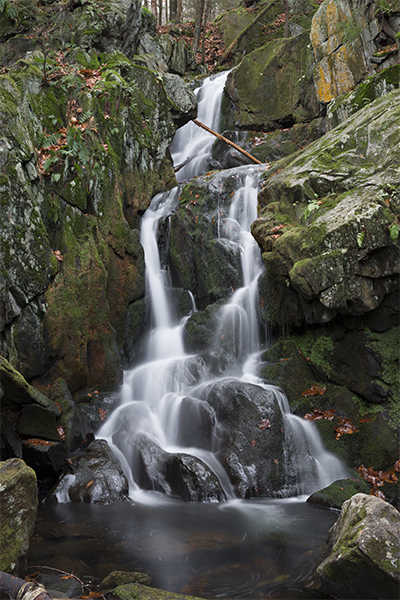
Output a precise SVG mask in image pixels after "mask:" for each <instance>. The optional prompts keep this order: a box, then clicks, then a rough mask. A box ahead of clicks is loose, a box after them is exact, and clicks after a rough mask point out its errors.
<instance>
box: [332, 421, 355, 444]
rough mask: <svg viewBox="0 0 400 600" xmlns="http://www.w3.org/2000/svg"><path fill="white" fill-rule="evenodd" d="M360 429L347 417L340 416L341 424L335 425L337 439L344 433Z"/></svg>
mask: <svg viewBox="0 0 400 600" xmlns="http://www.w3.org/2000/svg"><path fill="white" fill-rule="evenodd" d="M357 431H360V430H359V429H357V427H355V426H354V425H353V423H352V422H351V421H350V419H348V418H347V417H339V425H337V427H335V439H336V440H338V439H340V438H341V437H342V435H344V434H348V435H350V434H352V433H356V432H357Z"/></svg>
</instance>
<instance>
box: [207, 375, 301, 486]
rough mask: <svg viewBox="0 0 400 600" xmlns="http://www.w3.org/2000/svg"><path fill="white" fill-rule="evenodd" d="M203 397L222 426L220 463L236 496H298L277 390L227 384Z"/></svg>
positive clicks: (211, 388) (292, 453)
mask: <svg viewBox="0 0 400 600" xmlns="http://www.w3.org/2000/svg"><path fill="white" fill-rule="evenodd" d="M202 395H203V396H204V397H207V401H208V403H209V404H210V406H212V408H213V409H214V411H215V413H216V416H217V419H218V423H219V424H220V436H221V439H220V440H219V446H220V451H219V460H220V461H221V463H222V464H223V466H224V468H225V470H226V471H227V473H228V475H229V477H230V480H231V482H232V484H233V487H234V489H235V492H236V494H237V495H238V496H239V497H241V498H250V497H257V496H286V495H290V494H291V493H296V491H297V492H298V491H299V490H298V488H297V484H298V482H297V473H296V472H295V471H296V466H295V465H293V464H292V463H291V461H292V459H293V458H294V456H295V451H294V448H293V446H292V444H293V440H292V439H291V437H290V432H289V431H288V429H286V424H285V423H284V421H283V417H282V413H281V410H280V408H279V404H278V399H277V397H276V396H275V393H274V391H273V390H263V389H262V388H260V387H259V386H255V385H252V384H249V383H243V382H240V381H237V380H233V379H232V380H230V379H225V380H222V381H217V382H215V383H210V384H209V385H208V386H205V387H204V389H203V390H202ZM285 444H287V448H290V449H291V450H289V451H288V450H287V449H286V450H285V448H284V446H285Z"/></svg>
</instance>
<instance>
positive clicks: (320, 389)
mask: <svg viewBox="0 0 400 600" xmlns="http://www.w3.org/2000/svg"><path fill="white" fill-rule="evenodd" d="M325 392H326V385H317V384H315V385H312V386H311V387H310V388H309V389H308V390H306V391H305V392H303V393H302V394H301V395H302V396H305V397H306V398H308V397H309V396H316V395H317V394H319V395H320V396H322V395H323V394H325Z"/></svg>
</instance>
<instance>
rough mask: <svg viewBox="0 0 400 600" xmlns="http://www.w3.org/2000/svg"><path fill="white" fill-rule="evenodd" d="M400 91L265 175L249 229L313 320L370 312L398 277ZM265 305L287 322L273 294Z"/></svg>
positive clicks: (275, 274)
mask: <svg viewBox="0 0 400 600" xmlns="http://www.w3.org/2000/svg"><path fill="white" fill-rule="evenodd" d="M397 98H398V91H393V92H391V93H389V94H387V95H386V96H384V97H382V98H379V99H378V100H376V101H375V102H373V103H372V104H371V105H369V106H368V107H367V108H365V109H363V110H361V111H358V112H357V113H356V114H355V115H353V116H352V117H350V118H349V119H348V120H347V121H346V122H345V123H343V124H342V125H340V126H339V127H337V128H336V129H335V130H333V131H332V132H330V133H328V134H326V135H325V136H324V137H323V138H321V139H320V140H318V141H316V142H314V143H313V144H311V145H310V146H309V147H308V148H306V149H304V150H303V152H301V153H299V154H298V155H297V156H296V157H295V158H294V160H293V161H292V162H291V163H290V164H289V165H287V164H286V165H285V164H283V165H282V167H283V168H282V169H281V171H280V172H277V170H276V167H275V168H274V170H273V171H272V173H271V174H270V175H269V176H268V174H267V180H266V185H265V187H264V189H263V191H262V192H261V193H260V195H259V206H260V217H259V219H258V220H257V221H256V222H255V223H254V225H253V227H252V232H253V235H254V236H255V237H256V239H257V241H258V242H259V244H260V245H261V246H262V247H263V249H264V250H265V254H264V262H265V264H266V268H267V275H268V277H270V278H272V279H274V280H276V281H277V282H278V283H279V284H280V285H281V289H282V293H283V289H284V286H286V287H288V288H289V289H292V288H293V289H294V290H295V291H296V292H297V293H298V294H299V296H300V298H301V301H302V302H303V303H304V301H305V302H306V308H305V309H304V318H305V321H306V322H307V323H309V324H312V323H321V324H323V323H326V322H329V321H332V320H333V319H335V317H336V315H337V314H338V313H339V314H351V315H362V314H364V313H366V312H369V311H372V310H374V309H375V308H377V307H378V306H379V304H380V303H381V302H382V300H383V298H384V297H385V296H386V295H387V294H390V293H391V292H393V291H394V290H395V288H396V286H397V285H398V284H397V281H398V279H397V278H398V274H397V271H398V267H397V266H396V265H397V261H396V258H395V256H396V255H397V252H398V250H397V246H398V240H397V238H396V232H395V231H394V230H395V229H396V231H397V225H396V223H395V220H396V214H397V212H398V206H397V203H398V200H397V194H398V185H397V183H396V182H397V175H396V166H395V165H396V160H397V159H396V158H395V156H394V155H396V148H398V147H399V145H398V144H397V142H396V141H395V138H396V136H397V129H396V130H393V128H392V127H390V128H389V127H387V126H386V123H387V116H388V112H389V113H390V115H391V122H392V121H393V122H396V120H398V119H399V111H398V102H397ZM383 107H385V109H387V110H384V112H382V109H383ZM387 111H388V112H387ZM383 115H384V116H383ZM382 119H383V120H382ZM383 121H384V122H383ZM393 136H394V137H393ZM392 144H394V145H392ZM389 147H390V148H391V150H390V151H388V148H389ZM277 164H278V168H279V163H277ZM356 164H357V167H356ZM285 167H286V168H285ZM367 182H368V183H367ZM282 226H283V227H282ZM276 227H280V229H279V228H278V229H275V228H276ZM317 280H318V284H316V282H317ZM269 311H270V316H271V317H272V319H273V320H275V321H277V320H281V321H282V319H281V315H282V313H281V312H279V306H277V302H276V301H275V306H271V305H270V306H269ZM286 318H287V319H290V318H291V315H290V313H289V314H287V316H286ZM287 322H288V321H286V323H287ZM283 324H284V323H283V322H282V325H283ZM298 324H299V323H298V321H296V325H298Z"/></svg>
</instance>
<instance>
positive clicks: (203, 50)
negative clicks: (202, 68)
mask: <svg viewBox="0 0 400 600" xmlns="http://www.w3.org/2000/svg"><path fill="white" fill-rule="evenodd" d="M210 3H211V2H210V0H205V7H204V18H203V39H202V42H201V64H202V65H204V59H205V57H206V47H205V44H206V28H207V20H208V13H209V11H210Z"/></svg>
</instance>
